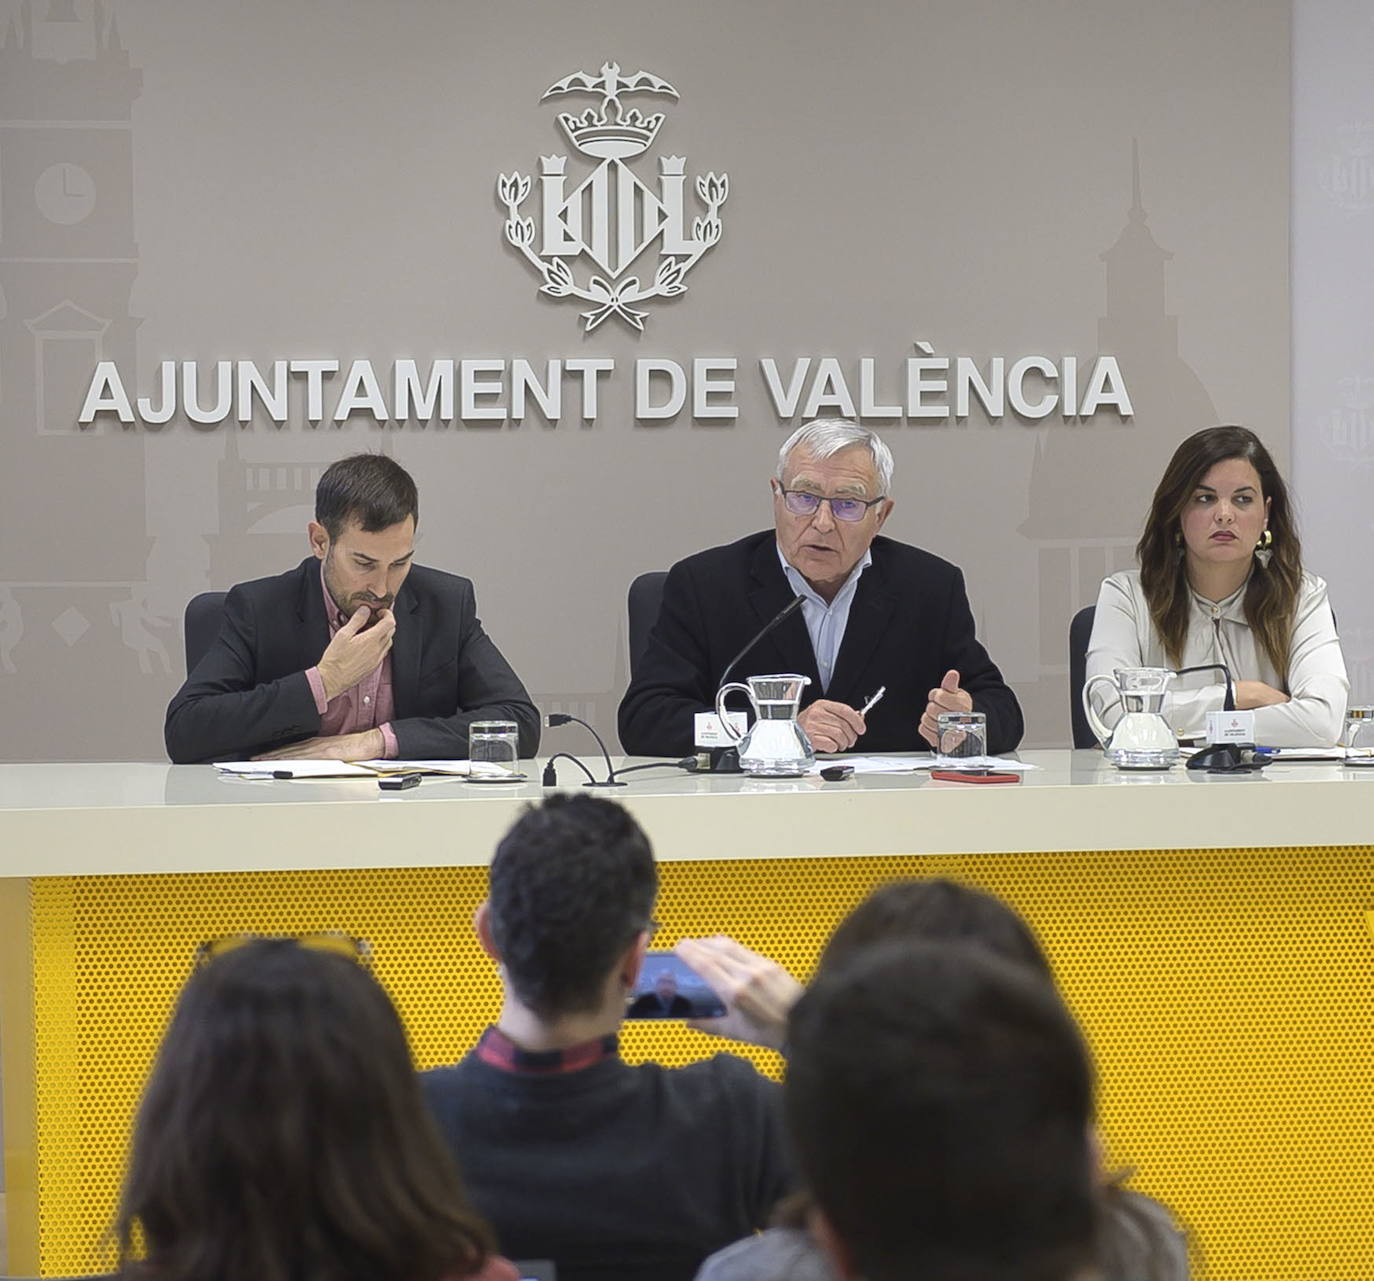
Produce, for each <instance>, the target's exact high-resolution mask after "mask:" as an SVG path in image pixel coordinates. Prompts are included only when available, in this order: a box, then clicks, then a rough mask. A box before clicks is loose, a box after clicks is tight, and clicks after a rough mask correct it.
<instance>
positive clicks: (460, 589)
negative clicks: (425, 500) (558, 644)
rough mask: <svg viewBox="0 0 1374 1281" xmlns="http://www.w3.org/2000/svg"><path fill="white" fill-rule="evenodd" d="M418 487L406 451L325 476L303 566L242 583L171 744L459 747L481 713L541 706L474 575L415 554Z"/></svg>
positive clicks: (529, 720) (169, 730)
mask: <svg viewBox="0 0 1374 1281" xmlns="http://www.w3.org/2000/svg"><path fill="white" fill-rule="evenodd" d="M418 517H419V497H418V494H417V492H416V488H415V482H414V481H413V480H412V479H411V478H410V476H409V474H407V472H406V471H405V469H404V468H402V467H401V466H400V465H399V464H398V463H396V462H395V461H393V460H392V459H390V458H387V457H384V456H382V455H379V454H355V455H353V456H352V457H349V458H343V459H340V460H339V461H338V462H336V463H334V464H333V465H332V466H330V467H329V468H327V469H326V471H325V473H324V475H322V476H321V477H320V482H319V485H318V486H317V487H316V489H315V519H314V520H313V521H311V522H310V525H309V537H310V549H311V552H312V555H310V556H307V557H306V558H305V560H303V561H302V562H301V563H300V564H299V565H298V566H297V567H296V568H295V569H293V570H289V571H288V572H287V573H285V574H280V575H278V576H276V577H274V578H260V579H257V580H256V581H254V582H251V583H240V584H239V585H238V586H236V587H234V588H232V589H231V590H230V592H229V595H228V597H227V598H226V600H225V602H224V623H223V625H222V626H221V628H220V632H219V636H218V637H217V638H216V640H215V643H214V644H213V645H212V646H211V647H210V649H209V651H208V652H207V653H206V654H205V656H204V657H203V658H202V659H201V660H200V661H199V662H198V663H197V664H196V666H195V670H193V671H192V672H191V673H190V674H189V675H188V676H187V678H186V683H185V684H184V685H183V686H182V687H181V689H180V690H179V691H178V692H177V695H176V697H175V698H173V699H172V701H171V703H170V704H169V705H168V708H167V720H166V726H165V731H164V732H165V736H166V742H167V754H168V756H170V757H171V759H172V761H173V762H174V763H176V764H189V763H193V762H198V761H211V760H241V759H246V758H249V757H252V758H255V759H262V760H275V759H286V758H292V757H294V758H326V759H330V760H343V761H350V760H372V759H375V758H380V757H387V758H391V759H401V760H424V759H431V760H433V759H451V758H462V757H465V756H467V754H468V727H469V726H470V725H471V724H472V723H473V722H474V721H483V720H510V721H514V722H515V723H516V724H517V725H518V726H519V727H520V755H521V756H533V755H534V753H535V751H536V749H537V748H538V746H539V713H538V712H537V711H536V709H535V707H534V705H533V703H531V702H530V698H529V695H528V694H527V693H526V692H525V687H524V686H523V685H522V684H521V683H520V679H519V677H517V676H516V674H515V673H514V672H513V671H512V670H511V668H510V665H509V664H508V663H507V662H506V660H505V659H504V658H503V657H502V656H501V653H500V651H499V650H498V649H497V648H496V646H495V645H494V644H493V643H492V641H491V639H490V638H489V637H488V636H487V634H486V633H485V632H484V631H483V630H482V624H481V622H480V621H479V620H478V618H477V607H476V600H475V597H474V594H473V588H472V583H471V582H470V581H469V580H468V579H466V578H459V577H457V576H456V575H453V574H445V573H443V572H441V571H440V570H437V569H427V568H425V567H424V566H421V565H415V564H414V563H413V557H414V552H415V525H416V521H417V519H418Z"/></svg>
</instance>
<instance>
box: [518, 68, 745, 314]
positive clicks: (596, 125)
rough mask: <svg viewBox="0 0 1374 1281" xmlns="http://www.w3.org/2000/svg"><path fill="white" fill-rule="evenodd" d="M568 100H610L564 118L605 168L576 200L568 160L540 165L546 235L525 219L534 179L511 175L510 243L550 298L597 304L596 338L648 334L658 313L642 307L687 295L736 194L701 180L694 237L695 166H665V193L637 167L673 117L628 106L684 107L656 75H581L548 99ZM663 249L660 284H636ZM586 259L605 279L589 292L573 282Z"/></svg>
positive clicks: (662, 161)
mask: <svg viewBox="0 0 1374 1281" xmlns="http://www.w3.org/2000/svg"><path fill="white" fill-rule="evenodd" d="M565 93H590V94H595V95H597V96H598V97H599V98H600V99H601V104H600V106H599V107H588V108H587V110H586V111H585V112H583V113H582V114H581V115H580V116H578V115H573V114H571V113H569V112H562V113H560V114H559V117H558V123H559V125H561V126H562V129H563V132H564V134H566V135H567V138H568V141H569V142H570V143H571V144H572V145H573V147H574V148H576V149H577V150H578V151H580V152H581V153H582V154H583V155H584V156H588V157H590V158H591V159H592V160H594V161H596V162H597V163H596V167H595V168H594V169H592V171H591V172H590V173H589V174H587V176H586V177H584V178H583V179H582V181H581V182H580V183H578V184H577V186H576V187H574V188H573V189H572V190H571V191H569V190H568V183H569V181H570V180H571V178H572V175H570V174H569V173H568V172H567V164H568V158H567V157H566V156H557V155H554V156H541V157H540V176H539V188H540V198H539V212H540V225H538V226H536V224H535V220H534V219H533V218H532V217H524V216H522V214H521V206H522V205H523V204H524V203H525V200H526V199H527V198H528V196H529V194H530V192H531V190H532V189H533V186H534V182H533V179H532V178H530V177H528V176H526V175H524V174H521V173H512V174H510V176H509V177H508V176H507V175H505V174H501V175H500V179H499V181H498V182H497V184H496V192H497V195H498V196H499V197H500V200H501V203H502V204H503V205H504V206H505V207H506V215H507V216H506V223H505V233H506V239H507V240H508V241H509V242H510V243H511V244H512V245H514V246H515V248H516V249H518V250H519V251H520V252H521V253H522V254H523V255H524V257H525V260H526V261H527V262H528V263H529V264H530V265H531V266H532V267H533V268H534V269H535V271H536V272H538V274H539V277H540V279H541V280H542V282H543V283H542V284H541V285H540V292H541V293H545V294H548V295H549V296H550V297H553V298H578V299H581V300H582V301H583V302H588V303H591V304H593V306H592V308H591V310H589V311H584V312H582V313H581V316H582V319H583V320H584V321H585V322H586V328H587V331H588V332H590V331H591V330H593V329H595V328H596V327H597V326H598V325H600V324H601V322H602V321H603V320H605V319H606V318H607V317H609V316H619V317H620V319H621V320H623V321H624V322H625V323H626V324H627V325H630V326H631V327H632V328H634V329H636V330H640V331H643V329H644V318H645V317H646V316H647V315H648V314H649V313H648V312H647V311H643V310H640V309H638V308H637V307H636V306H635V305H634V304H637V303H645V302H648V301H649V300H650V299H653V298H675V297H677V296H678V295H679V294H683V293H686V292H687V286H686V284H685V283H684V277H685V276H686V275H687V273H688V272H689V271H690V270H691V269H692V268H693V267H694V266H696V264H697V263H698V261H700V259H701V256H702V255H703V254H704V253H705V252H706V251H707V250H708V249H710V248H711V247H712V246H713V245H714V244H715V243H716V242H717V241H718V240H719V239H720V233H721V221H720V207H721V205H723V204H724V203H725V199H726V197H727V196H728V195H729V193H730V182H729V175H727V174H720V175H716V174H714V173H708V174H706V175H704V176H702V177H699V178H697V180H696V182H695V184H694V186H695V189H696V194H697V196H698V197H699V198H700V200H701V202H702V205H703V206H704V212H702V213H701V214H699V215H697V216H695V217H693V219H692V225H691V230H690V234H688V229H687V227H686V214H685V212H684V209H683V195H684V191H683V189H684V187H685V186H686V183H687V174H686V168H687V162H686V160H685V158H684V157H682V156H660V157H659V159H658V190H657V191H654V190H653V189H651V188H650V187H649V186H648V185H647V184H646V183H645V182H643V181H642V180H641V179H640V178H639V176H638V175H637V174H636V173H635V172H634V171H633V170H632V169H631V168H630V165H629V162H630V161H632V160H634V158H635V157H637V156H640V155H642V154H643V153H644V152H646V151H647V150H648V149H649V148H650V147H651V146H652V145H653V141H654V139H655V137H657V135H658V131H659V128H660V126H661V125H662V124H663V119H664V116H663V113H662V112H655V113H654V114H653V115H646V114H644V113H643V112H641V111H640V110H639V108H638V107H630V108H629V109H628V110H627V109H626V108H625V107H624V105H623V103H622V101H621V100H622V99H623V98H626V97H628V96H629V95H630V94H650V93H652V94H661V95H664V96H666V97H670V98H677V96H678V92H677V90H676V89H674V88H673V86H672V85H670V84H669V83H668V82H667V81H666V80H661V79H659V77H658V76H654V75H650V74H649V73H648V72H647V71H636V72H635V73H634V74H633V75H628V76H626V75H622V74H621V72H620V68H619V66H617V65H616V64H615V63H614V62H608V63H606V64H605V65H603V66H602V68H601V73H600V74H599V75H596V76H592V75H588V74H587V73H586V72H583V71H578V72H574V73H573V74H572V75H570V76H568V77H567V78H566V79H563V80H560V81H559V82H558V83H557V84H555V85H553V86H552V87H551V88H550V89H549V90H548V91H547V92H546V93H545V94H544V98H551V97H554V96H555V95H558V94H565ZM542 100H543V99H541V101H542ZM655 245H657V247H658V250H657V261H656V263H654V262H653V260H652V259H650V263H651V264H652V269H653V274H652V277H649V276H648V270H649V268H648V267H647V266H644V267H641V269H640V272H637V273H636V274H635V275H626V273H627V272H628V271H629V270H630V268H631V267H632V266H634V264H635V263H637V262H639V261H640V260H641V259H642V258H643V257H644V255H645V254H646V253H647V252H648V251H649V250H650V249H651V248H652V247H654V246H655ZM583 256H585V257H587V258H588V259H590V260H591V262H592V264H594V267H595V268H599V269H600V271H599V272H596V273H594V274H592V275H590V276H589V277H588V278H587V281H586V283H585V284H583V283H580V282H579V280H578V279H577V277H576V275H575V274H574V272H573V265H574V264H576V262H577V260H578V259H579V258H581V257H583Z"/></svg>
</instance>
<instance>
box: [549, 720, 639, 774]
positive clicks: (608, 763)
mask: <svg viewBox="0 0 1374 1281" xmlns="http://www.w3.org/2000/svg"><path fill="white" fill-rule="evenodd" d="M570 721H576V722H577V724H579V725H581V726H582V728H583V729H585V730H587V731H588V732H589V733H590V734H591V736H592V737H593V738H594V739H596V745H597V746H598V747H599V748H600V749H601V755H602V756H604V757H605V758H606V777H605V778H604V779H599V778H594V777H592V772H591V770H589V769H588V768H587V767H586V766H585V765H582V762H581V761H577V763H578V765H581V766H582V770H583V772H584V773H585V774H586V775H587V778H588V780H589V781H588V782H586V783H583V784H582V786H583V787H624V786H625V784H624V783H620V782H617V781H616V777H615V770H614V768H613V767H612V766H611V754H610V752H608V751H607V750H606V743H605V740H604V739H603V738H602V737H601V735H600V734H598V733H597V732H596V730H595V729H594V728H593V727H592V726H591V725H588V724H587V722H586V721H584V720H583V719H582V718H581V717H580V716H571V715H569V714H568V713H567V712H550V713H549V714H548V715H547V716H545V717H544V724H545V726H546V727H547V728H549V729H553V727H554V726H555V725H567V724H568V723H569V722H570ZM567 755H568V754H567V753H566V752H559V753H558V756H567ZM558 756H553V757H550V759H549V762H548V764H547V765H545V766H544V785H545V786H546V787H552V786H553V783H554V780H553V779H551V778H550V777H549V775H550V774H551V773H552V772H553V763H554V761H556V760H557V759H558ZM568 759H569V760H574V761H576V760H577V757H575V756H569V757H568Z"/></svg>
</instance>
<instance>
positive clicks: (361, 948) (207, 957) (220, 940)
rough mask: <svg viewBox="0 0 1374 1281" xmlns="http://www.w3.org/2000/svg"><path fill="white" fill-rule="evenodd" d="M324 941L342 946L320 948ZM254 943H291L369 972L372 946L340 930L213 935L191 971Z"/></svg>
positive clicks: (199, 948) (198, 951)
mask: <svg viewBox="0 0 1374 1281" xmlns="http://www.w3.org/2000/svg"><path fill="white" fill-rule="evenodd" d="M326 940H328V941H329V942H330V943H338V944H342V945H343V946H341V947H329V946H322V945H323V944H324V943H325V941H326ZM254 943H294V944H295V945H296V946H297V947H303V948H305V950H306V951H308V952H320V953H322V954H323V955H326V956H340V957H343V959H344V960H350V959H351V960H353V961H355V962H356V963H357V964H358V965H361V966H362V967H363V968H364V969H370V968H371V965H372V944H371V943H369V942H368V941H367V940H366V939H364V938H358V937H357V936H356V935H353V934H345V933H344V932H343V931H342V930H308V931H307V932H306V933H304V934H254V933H251V932H249V931H245V930H240V931H236V932H234V933H231V934H217V935H215V937H214V938H211V939H206V940H205V941H204V942H203V943H201V944H199V945H198V946H197V948H196V951H195V955H194V957H193V958H192V964H193V967H194V968H195V969H197V970H203V969H204V968H205V967H206V966H207V965H209V964H211V962H213V961H217V960H218V959H219V958H220V957H221V956H228V955H229V954H230V953H231V952H237V951H238V950H239V949H240V948H243V947H251V946H252V945H253V944H254ZM350 952H351V953H352V956H351V957H350V955H349V953H350Z"/></svg>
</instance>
